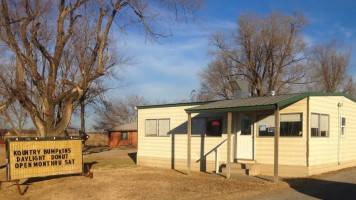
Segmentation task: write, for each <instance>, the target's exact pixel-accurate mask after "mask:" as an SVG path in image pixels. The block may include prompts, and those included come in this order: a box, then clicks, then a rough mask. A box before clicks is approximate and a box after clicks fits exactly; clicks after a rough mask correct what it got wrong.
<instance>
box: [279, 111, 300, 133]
mask: <svg viewBox="0 0 356 200" xmlns="http://www.w3.org/2000/svg"><path fill="white" fill-rule="evenodd" d="M280 136H303V122H302V114H300V113H299V114H281V115H280Z"/></svg>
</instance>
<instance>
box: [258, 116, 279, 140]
mask: <svg viewBox="0 0 356 200" xmlns="http://www.w3.org/2000/svg"><path fill="white" fill-rule="evenodd" d="M270 116H273V118H274V117H275V116H274V114H273V113H262V114H259V115H257V117H256V119H257V121H256V122H255V123H256V126H257V128H256V131H257V137H262V138H271V137H274V134H275V133H276V132H275V131H273V132H270V133H273V134H271V135H260V126H261V125H265V124H261V118H264V117H266V118H267V117H270ZM265 128H266V131H267V133H268V128H273V129H275V122H273V127H267V126H265Z"/></svg>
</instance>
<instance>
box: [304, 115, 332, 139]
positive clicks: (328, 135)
mask: <svg viewBox="0 0 356 200" xmlns="http://www.w3.org/2000/svg"><path fill="white" fill-rule="evenodd" d="M313 114H314V115H318V135H317V136H313V135H312V130H311V129H312V126H311V121H310V137H311V138H329V137H330V115H329V114H324V113H314V112H312V113H310V119H309V120H311V118H312V117H311V116H312V115H313ZM322 115H324V116H328V133H327V136H321V128H320V124H321V116H322Z"/></svg>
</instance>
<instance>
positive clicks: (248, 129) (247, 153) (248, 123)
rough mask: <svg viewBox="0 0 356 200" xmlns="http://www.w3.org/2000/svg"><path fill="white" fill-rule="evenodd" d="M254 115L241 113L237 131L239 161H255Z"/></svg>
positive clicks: (237, 155)
mask: <svg viewBox="0 0 356 200" xmlns="http://www.w3.org/2000/svg"><path fill="white" fill-rule="evenodd" d="M252 119H253V118H252V115H250V114H245V113H240V117H239V118H237V120H239V121H238V123H237V124H238V131H237V138H236V139H237V142H236V144H237V153H236V157H237V159H245V160H253V159H254V128H253V127H254V126H253V124H254V122H253V120H252Z"/></svg>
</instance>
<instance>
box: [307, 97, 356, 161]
mask: <svg viewBox="0 0 356 200" xmlns="http://www.w3.org/2000/svg"><path fill="white" fill-rule="evenodd" d="M339 102H342V103H343V106H342V107H340V108H338V106H337V105H338V103H339ZM310 111H311V112H312V113H322V114H329V121H330V124H329V137H324V138H319V137H311V138H310V165H311V166H312V165H322V164H328V163H341V162H345V161H351V160H356V124H355V123H354V121H355V120H356V103H355V102H353V101H350V100H349V99H347V98H345V97H331V96H330V97H311V98H310ZM341 116H344V117H346V134H345V137H343V138H340V137H339V134H340V117H341Z"/></svg>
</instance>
